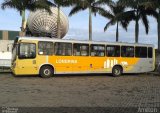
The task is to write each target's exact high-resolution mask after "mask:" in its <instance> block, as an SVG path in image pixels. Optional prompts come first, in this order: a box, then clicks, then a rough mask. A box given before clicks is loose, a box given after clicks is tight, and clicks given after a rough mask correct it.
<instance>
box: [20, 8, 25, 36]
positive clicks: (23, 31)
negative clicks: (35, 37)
mask: <svg viewBox="0 0 160 113" xmlns="http://www.w3.org/2000/svg"><path fill="white" fill-rule="evenodd" d="M21 16H22V26H21V31H22V33H23V35H25V30H26V17H25V10H23V11H22V12H21Z"/></svg>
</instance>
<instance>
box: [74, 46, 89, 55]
mask: <svg viewBox="0 0 160 113" xmlns="http://www.w3.org/2000/svg"><path fill="white" fill-rule="evenodd" d="M73 55H74V56H89V45H88V44H73Z"/></svg>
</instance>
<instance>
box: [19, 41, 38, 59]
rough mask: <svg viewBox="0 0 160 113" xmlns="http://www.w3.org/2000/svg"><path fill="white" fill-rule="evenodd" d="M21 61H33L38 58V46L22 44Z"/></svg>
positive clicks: (20, 49)
mask: <svg viewBox="0 0 160 113" xmlns="http://www.w3.org/2000/svg"><path fill="white" fill-rule="evenodd" d="M18 57H19V59H32V58H35V57H36V44H31V43H21V44H20V45H19V54H18Z"/></svg>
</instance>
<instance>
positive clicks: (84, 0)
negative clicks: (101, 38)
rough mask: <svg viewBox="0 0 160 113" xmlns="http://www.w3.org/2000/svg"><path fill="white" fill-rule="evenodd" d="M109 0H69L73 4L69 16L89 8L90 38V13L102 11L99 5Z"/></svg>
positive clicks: (90, 29)
mask: <svg viewBox="0 0 160 113" xmlns="http://www.w3.org/2000/svg"><path fill="white" fill-rule="evenodd" d="M110 2H111V0H70V3H71V4H72V5H73V8H72V10H71V12H70V13H69V16H72V15H73V14H76V13H78V12H79V11H84V10H86V9H88V10H89V40H92V13H94V14H96V13H99V12H103V11H104V9H103V8H102V7H101V5H104V4H109V3H110Z"/></svg>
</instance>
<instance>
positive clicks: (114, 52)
mask: <svg viewBox="0 0 160 113" xmlns="http://www.w3.org/2000/svg"><path fill="white" fill-rule="evenodd" d="M106 55H107V56H108V57H120V46H115V45H107V46H106Z"/></svg>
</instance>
